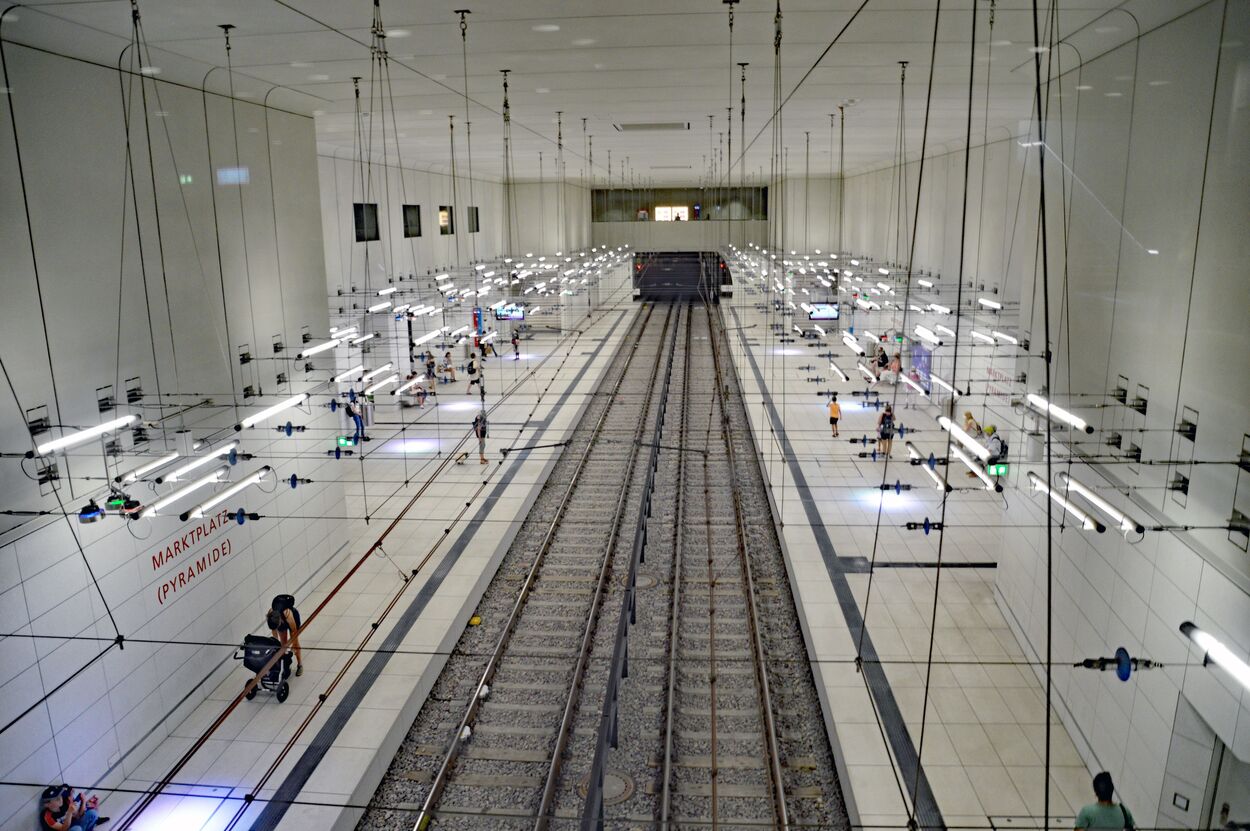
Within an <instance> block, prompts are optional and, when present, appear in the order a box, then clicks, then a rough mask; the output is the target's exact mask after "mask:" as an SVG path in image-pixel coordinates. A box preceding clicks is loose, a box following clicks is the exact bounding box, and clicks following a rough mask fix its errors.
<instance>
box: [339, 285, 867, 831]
mask: <svg viewBox="0 0 1250 831" xmlns="http://www.w3.org/2000/svg"><path fill="white" fill-rule="evenodd" d="M626 343H632V344H633V347H632V348H629V349H623V350H622V352H621V353H620V354H619V355H618V356H617V358H616V359H615V360H614V361H613V364H612V366H611V367H610V368H609V370H608V372H607V373H606V375H605V377H604V379H603V381H602V382H601V384H600V387H599V391H598V392H597V393H596V396H595V398H594V401H593V403H592V404H591V406H590V408H589V410H588V411H587V413H586V415H585V416H584V417H583V419H582V421H581V423H580V425H579V427H578V429H577V431H576V432H575V435H574V438H573V442H572V443H571V444H570V446H569V447H568V448H566V450H565V451H564V453H563V454H562V456H561V458H560V460H559V461H558V462H557V465H556V467H555V469H554V471H553V473H552V476H551V477H550V479H549V481H548V484H547V485H546V486H545V487H544V489H543V491H542V493H541V494H540V496H539V498H538V501H537V502H536V503H535V507H534V509H533V510H532V511H531V514H530V516H529V517H528V518H527V519H526V522H525V523H524V525H523V526H522V529H521V531H520V532H519V534H518V536H517V539H516V540H515V541H514V543H513V545H512V547H511V548H510V550H509V552H508V554H507V555H506V556H505V558H504V561H503V563H502V565H501V566H500V569H499V571H498V573H497V575H496V577H495V579H494V580H493V581H492V584H491V586H490V587H489V588H488V589H487V592H486V594H485V595H484V596H483V599H482V602H481V603H480V604H479V607H478V608H479V614H481V615H482V618H483V625H482V626H479V627H471V628H470V629H468V630H467V631H466V632H465V634H464V635H463V636H462V638H461V639H460V642H459V643H458V645H457V647H456V650H455V652H454V653H453V655H452V657H451V658H449V660H448V663H447V666H446V667H445V668H444V670H443V673H442V675H441V676H440V678H439V681H438V682H437V683H436V685H435V688H434V691H433V692H432V694H431V696H430V697H429V698H428V699H427V702H426V704H425V705H424V706H423V708H422V710H421V713H420V714H419V715H418V718H417V720H416V722H414V724H413V726H412V729H411V730H410V732H409V735H408V737H407V738H406V739H405V741H404V743H403V745H402V746H401V748H400V750H399V752H398V753H397V755H396V757H395V759H394V760H393V762H392V764H391V767H390V769H389V770H388V772H387V774H386V776H385V778H384V780H383V784H382V786H381V787H380V788H379V790H378V792H377V793H376V794H375V796H374V799H373V800H372V802H371V804H370V808H369V810H368V811H367V812H366V813H365V815H364V817H363V818H362V820H361V822H360V825H359V828H361V829H380V828H413V827H417V828H421V827H427V826H429V827H437V828H479V829H480V828H533V829H543V828H547V827H555V828H574V827H581V828H583V829H595V828H616V827H620V828H634V827H652V828H680V827H700V828H705V827H712V828H725V829H729V828H760V827H796V828H797V827H821V828H831V827H832V828H839V827H841V828H846V827H848V822H847V817H846V812H845V808H844V806H843V803H842V793H841V786H840V784H839V783H838V780H837V776H836V773H835V771H834V766H833V760H832V755H831V753H830V749H829V744H828V740H827V737H826V734H825V729H824V724H823V719H822V716H821V711H820V707H819V702H818V699H817V697H816V692H815V688H814V685H813V681H812V677H811V672H810V669H809V666H808V663H807V653H806V648H805V646H804V644H803V640H802V635H801V631H800V629H799V624H798V620H797V615H796V613H795V609H794V605H793V600H792V598H791V595H790V591H789V582H788V579H787V576H786V572H785V565H784V561H783V558H782V555H781V549H780V545H779V542H778V540H777V537H776V533H775V529H774V526H773V521H772V515H771V511H770V508H769V503H768V500H767V495H766V491H765V486H764V482H763V480H762V477H761V475H760V472H759V468H758V466H757V465H756V463H755V460H754V453H755V451H754V447H753V446H752V440H751V435H750V432H749V428H748V426H747V423H746V413H745V410H744V409H743V407H742V404H741V399H740V396H739V394H738V390H737V386H736V379H735V377H734V374H733V372H732V371H730V369H729V367H728V365H727V360H728V359H727V357H725V356H726V355H727V354H728V352H727V342H726V340H725V337H724V332H723V328H722V326H721V323H720V318H719V313H718V312H717V310H716V309H714V308H712V307H708V306H704V305H703V304H689V305H685V304H674V305H671V306H655V307H647V308H645V309H643V310H642V311H641V312H640V316H639V319H638V320H637V321H636V322H635V331H634V332H633V333H631V338H630V339H629V340H627V341H626ZM665 416H666V417H665ZM644 452H649V455H650V462H648V461H647V460H646V459H645V458H644V457H643V453H644ZM648 488H651V489H652V490H651V499H650V501H648V500H647V499H646V497H647V492H648ZM644 554H645V556H643V555H644ZM631 556H632V558H633V560H632V562H631ZM622 655H624V656H627V658H626V660H625V661H624V663H623V664H622V662H621V656H622ZM622 667H624V668H627V669H628V673H622V672H621V669H622ZM487 690H488V691H487ZM465 727H468V728H469V730H470V731H471V732H470V734H469V737H468V738H464V736H465V731H464V728H465Z"/></svg>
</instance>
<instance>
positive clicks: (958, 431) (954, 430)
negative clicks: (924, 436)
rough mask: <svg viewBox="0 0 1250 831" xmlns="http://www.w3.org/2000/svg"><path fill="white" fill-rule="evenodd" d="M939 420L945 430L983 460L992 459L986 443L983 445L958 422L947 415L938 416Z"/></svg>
mask: <svg viewBox="0 0 1250 831" xmlns="http://www.w3.org/2000/svg"><path fill="white" fill-rule="evenodd" d="M937 421H938V424H940V425H942V429H943V430H946V431H947V432H948V433H950V434H951V435H952V436H954V437H955V438H956V439H957V440H958V441H959V443H960V444H962V445H963V446H964V447H966V448H968V449H969V450H971V451H972V452H973V453H975V454H977V456H978V457H979V458H980V459H981V461H983V462H988V461H989V460H990V455H991V454H990V451H989V449H988V448H986V447H985V446H984V445H982V444H981V443H980V442H979V441H977V440H976V439H974V438H973V437H972V436H970V435H968V434H967V433H965V432H964V429H963V428H962V427H960V426H959V425H958V424H956V423H955V422H953V421H951V420H950V419H949V418H947V417H946V416H938V420H937Z"/></svg>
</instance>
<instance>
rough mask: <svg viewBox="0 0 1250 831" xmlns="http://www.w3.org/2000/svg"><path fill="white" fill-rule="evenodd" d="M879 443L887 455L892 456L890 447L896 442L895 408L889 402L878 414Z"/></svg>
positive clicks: (887, 456)
mask: <svg viewBox="0 0 1250 831" xmlns="http://www.w3.org/2000/svg"><path fill="white" fill-rule="evenodd" d="M877 444H878V446H880V448H881V452H882V453H884V454H885V457H886V458H887V459H888V458H890V449H891V447H892V446H893V444H894V408H893V407H892V406H890V405H889V404H886V405H885V409H884V410H882V411H881V415H879V416H877Z"/></svg>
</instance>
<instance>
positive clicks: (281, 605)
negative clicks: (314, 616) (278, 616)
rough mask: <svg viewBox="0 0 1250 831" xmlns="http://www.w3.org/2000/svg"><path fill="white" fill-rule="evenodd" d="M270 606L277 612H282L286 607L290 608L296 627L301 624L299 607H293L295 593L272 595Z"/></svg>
mask: <svg viewBox="0 0 1250 831" xmlns="http://www.w3.org/2000/svg"><path fill="white" fill-rule="evenodd" d="M270 608H271V609H273V610H274V611H276V612H278V613H282V612H285V611H286V610H287V609H290V610H291V616H292V617H293V618H295V626H296V628H298V627H300V626H301V625H302V624H301V623H300V617H299V609H297V608H295V595H293V594H277V595H274V598H273V603H271V604H270Z"/></svg>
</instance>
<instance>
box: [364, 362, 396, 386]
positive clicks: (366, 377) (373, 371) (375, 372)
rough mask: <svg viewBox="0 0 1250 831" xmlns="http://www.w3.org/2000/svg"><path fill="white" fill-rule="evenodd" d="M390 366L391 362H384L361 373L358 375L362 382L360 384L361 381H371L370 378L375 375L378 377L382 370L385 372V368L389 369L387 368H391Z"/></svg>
mask: <svg viewBox="0 0 1250 831" xmlns="http://www.w3.org/2000/svg"><path fill="white" fill-rule="evenodd" d="M391 366H392V364H390V363H385V364H382V365H381V366H380V367H378V368H377V369H371V370H369V371H368V372H366V373H365V374H364V375H361V376H360V383H362V384H363V383H365V382H366V381H371V380H373V379H374V378H377V377H378V376H379V375H381V374H382V373H383V372H386V371H387V370H389V369H390V368H391Z"/></svg>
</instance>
